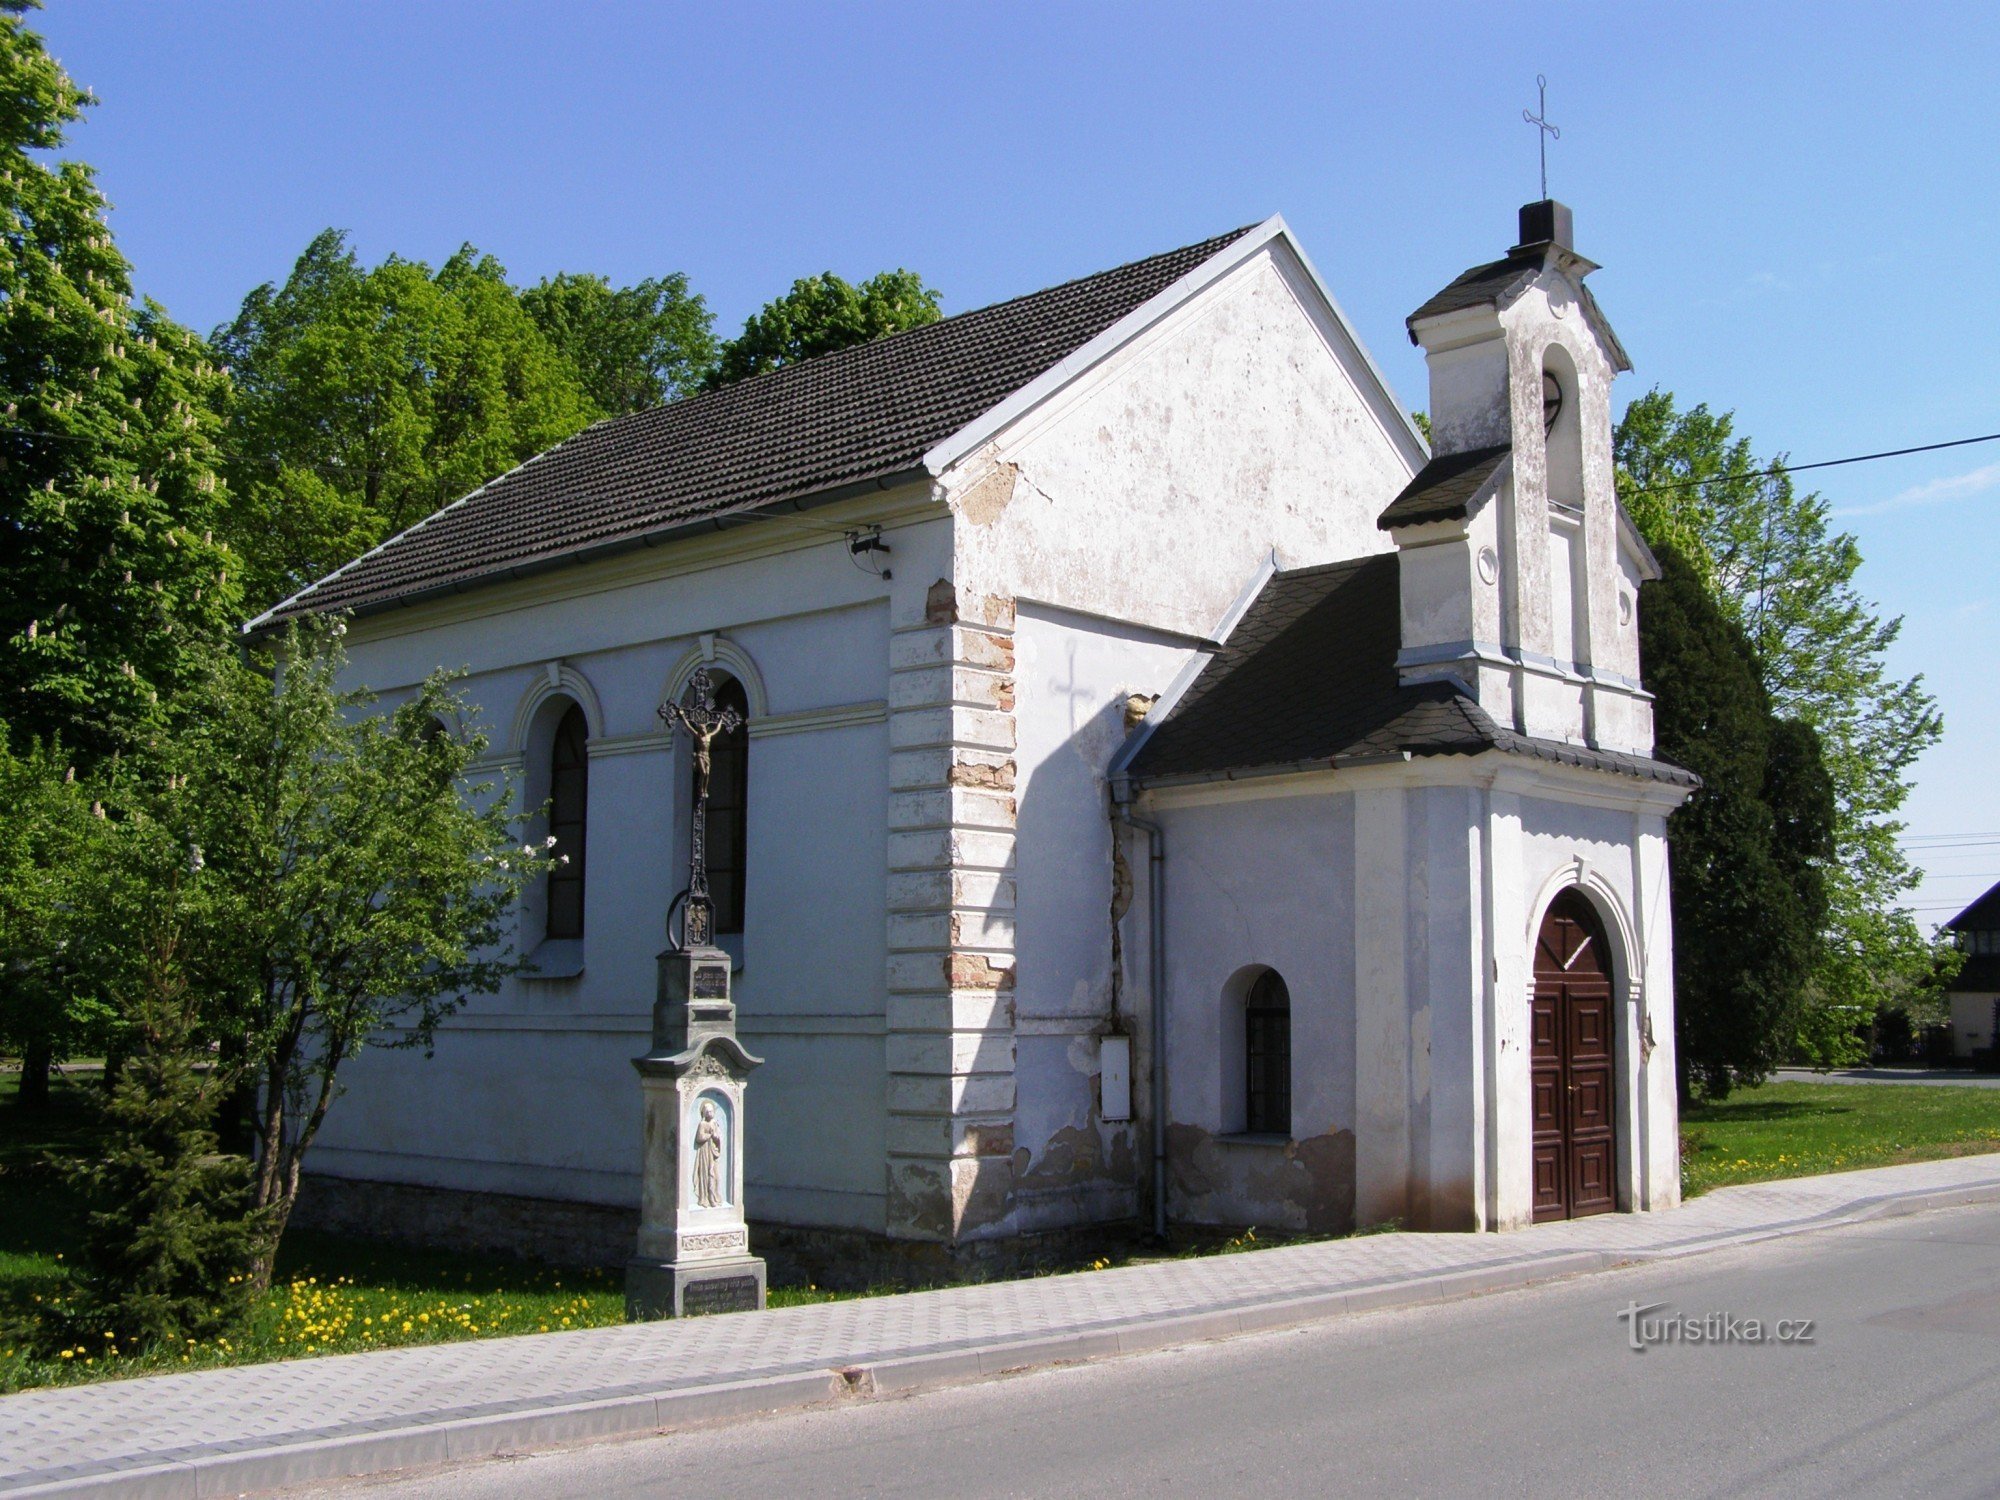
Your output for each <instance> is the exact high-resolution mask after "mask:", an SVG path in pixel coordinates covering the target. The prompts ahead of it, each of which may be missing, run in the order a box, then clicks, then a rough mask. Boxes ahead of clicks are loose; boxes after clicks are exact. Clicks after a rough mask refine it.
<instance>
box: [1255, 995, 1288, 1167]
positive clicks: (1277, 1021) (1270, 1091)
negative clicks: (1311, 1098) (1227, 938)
mask: <svg viewBox="0 0 2000 1500" xmlns="http://www.w3.org/2000/svg"><path fill="white" fill-rule="evenodd" d="M1243 1063H1244V1070H1243V1071H1244V1077H1243V1106H1244V1108H1243V1128H1244V1129H1245V1130H1247V1131H1249V1132H1250V1133H1251V1134H1253V1135H1284V1136H1289V1135H1290V1134H1291V1133H1292V996H1291V992H1290V991H1289V990H1287V989H1286V988H1285V981H1284V979H1283V978H1282V977H1280V976H1279V974H1278V971H1277V970H1275V969H1266V970H1265V971H1264V972H1263V973H1261V974H1259V975H1258V976H1257V978H1256V980H1255V981H1254V982H1253V983H1252V984H1251V986H1250V992H1249V994H1247V995H1245V996H1244V998H1243Z"/></svg>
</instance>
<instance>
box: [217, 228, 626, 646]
mask: <svg viewBox="0 0 2000 1500" xmlns="http://www.w3.org/2000/svg"><path fill="white" fill-rule="evenodd" d="M213 340H214V343H215V346H216V349H217V351H218V352H219V353H220V354H221V355H222V357H223V358H225V359H226V360H228V361H229V364H230V367H231V370H232V372H233V373H234V375H235V379H236V392H235V399H234V400H233V402H232V403H231V405H230V409H229V423H228V431H227V449H228V471H229V475H230V481H231V490H230V492H231V496H232V502H231V510H230V521H229V525H230V535H231V536H232V537H233V538H235V539H236V540H237V542H238V545H239V546H240V547H241V549H242V551H243V552H244V554H245V558H246V561H247V563H248V568H249V576H248V580H247V584H246V589H247V594H248V602H249V604H250V605H251V606H252V607H253V608H258V607H262V606H265V605H268V604H271V603H273V602H275V601H277V600H278V599H281V598H284V597H286V596H287V595H289V594H291V593H293V592H295V591H297V590H298V589H299V588H301V587H303V586H304V585H305V584H307V583H309V582H311V581H313V580H314V579H316V578H319V577H321V576H323V575H324V574H326V573H328V572H331V571H332V570H333V569H334V568H336V567H339V566H340V565H341V564H343V563H345V562H347V561H349V560H350V559H352V558H353V557H355V556H357V555H358V554H360V553H361V552H363V551H365V550H366V549H368V548H369V547H372V546H374V545H375V544H376V543H377V542H380V541H381V540H383V538H385V537H387V536H389V535H391V534H393V533H395V532H397V531H401V530H402V529H403V528H404V527H406V526H409V525H411V524H412V523H414V522H416V521H419V520H421V519H423V518H424V517H425V516H427V515H429V514H430V513H431V512H432V511H434V510H437V509H438V508H439V507H441V506H443V505H445V504H447V503H449V502H450V501H452V500H456V499H458V498H459V497H460V496H461V495H464V494H467V493H469V492H470V491H472V490H474V489H477V488H478V487H479V486H480V485H482V484H484V483H486V481H488V480H489V479H492V478H494V477H495V476H497V475H499V474H501V473H503V472H505V471H506V470H508V469H510V468H512V467H514V466H515V465H516V464H519V463H522V462H523V461H525V460H527V459H529V458H531V457H533V456H534V455H535V454H537V453H539V452H541V451H542V450H543V449H545V448H549V447H552V446H553V445H554V444H556V443H558V442H560V441H562V440H563V439H564V438H566V437H569V436H570V435H571V434H573V433H575V432H576V431H578V430H579V429H580V428H582V427H584V426H585V425H587V424H588V423H589V422H591V421H592V420H594V419H595V418H596V417H598V416H599V415H601V413H600V412H599V410H598V408H597V407H596V406H595V405H594V404H593V403H592V401H591V399H590V396H589V395H588V393H587V392H586V390H585V386H584V381H583V377H582V376H581V375H580V374H579V373H578V371H577V370H576V369H575V368H574V367H573V366H572V364H571V362H570V360H569V359H568V358H566V357H564V355H563V354H561V353H559V352H558V351H557V349H556V348H555V347H553V346H552V345H551V343H550V341H549V339H548V338H546V337H545V336H544V335H543V333H542V330H541V329H540V328H539V327H538V326H537V324H536V322H535V320H534V319H533V318H532V317H530V316H529V314H528V312H527V311H526V309H524V308H523V306H522V304H521V299H520V298H519V296H518V295H517V294H516V293H515V291H514V289H513V288H512V287H511V286H509V285H508V283H507V279H506V273H505V271H504V270H503V268H502V267H501V266H500V264H499V263H498V262H497V261H495V260H494V259H493V258H492V257H491V256H485V255H481V254H479V253H478V252H477V251H475V250H474V249H473V248H472V247H471V246H469V245H468V246H465V247H463V248H462V249H460V250H459V251H458V253H457V254H455V255H453V256H452V257H451V259H449V260H448V261H446V262H445V263H444V264H443V265H442V266H440V267H439V268H438V269H437V270H436V271H432V270H431V269H430V267H428V266H426V265H424V264H423V263H421V262H419V261H408V260H403V259H400V258H399V257H396V256H391V257H390V258H389V259H388V260H386V261H384V262H383V263H382V264H381V265H379V266H376V267H375V268H373V269H372V270H370V269H367V268H364V267H363V266H362V265H361V263H360V261H359V260H358V259H357V258H356V256H355V255H354V252H353V251H352V250H350V249H349V248H348V246H347V241H346V237H345V236H344V235H343V234H341V233H340V232H339V231H337V230H331V229H329V230H326V231H325V232H323V233H322V234H320V235H319V236H318V237H317V238H315V239H314V240H313V242H312V243H311V244H310V245H308V246H307V247H306V250H305V253H304V254H303V255H301V256H300V257H299V260H298V263H297V264H296V265H295V266H294V267H293V268H292V273H291V275H290V276H289V277H288V278H287V279H286V281H285V282H284V284H283V285H282V286H274V285H271V284H269V283H266V284H265V285H263V286H260V287H258V288H257V289H256V290H254V291H253V292H251V293H250V295H249V296H247V297H246V298H244V299H243V306H242V309H241V310H240V311H239V312H238V314H237V316H236V319H235V321H234V322H232V323H230V324H229V325H228V326H227V327H225V328H220V329H217V330H216V332H215V334H214V335H213Z"/></svg>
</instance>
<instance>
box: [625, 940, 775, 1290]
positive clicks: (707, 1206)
mask: <svg viewBox="0 0 2000 1500" xmlns="http://www.w3.org/2000/svg"><path fill="white" fill-rule="evenodd" d="M659 962H660V986H659V998H658V1000H657V1001H656V1002H655V1003H654V1006H653V1045H652V1049H651V1050H650V1051H649V1052H648V1053H647V1054H646V1056H644V1057H639V1058H634V1059H633V1062H632V1066H633V1067H635V1068H637V1069H638V1071H639V1087H640V1089H641V1090H642V1091H643V1093H644V1095H645V1109H646V1161H645V1187H644V1192H643V1195H642V1198H641V1202H640V1219H639V1243H638V1246H637V1250H636V1253H635V1254H634V1255H633V1257H632V1259H631V1260H630V1261H629V1262H627V1263H626V1267H625V1316H626V1317H627V1318H628V1319H630V1320H632V1321H635V1322H638V1321H644V1320H649V1319H654V1318H679V1317H687V1316H690V1315H692V1314H696V1313H706V1312H735V1311H739V1310H744V1309H751V1308H761V1307H762V1306H763V1305H764V1262H763V1261H762V1260H761V1259H759V1258H758V1257H756V1256H754V1255H752V1254H751V1253H750V1236H749V1231H748V1230H747V1229H746V1228H745V1226H744V1222H743V1087H744V1081H745V1080H746V1079H747V1078H748V1077H749V1074H750V1070H751V1069H752V1068H755V1067H756V1066H757V1065H758V1063H759V1062H761V1061H762V1059H760V1058H756V1057H752V1056H751V1055H750V1054H749V1052H747V1051H745V1050H744V1047H743V1044H742V1043H741V1042H739V1041H738V1040H737V1039H736V1007H735V1005H734V1004H733V1003H732V1002H731V1000H730V998H729V962H730V960H729V955H728V954H727V953H725V952H723V951H722V950H721V949H720V948H716V947H711V946H709V945H707V944H696V945H691V946H689V947H685V948H675V949H671V950H669V951H668V952H666V953H662V954H661V955H660V960H659Z"/></svg>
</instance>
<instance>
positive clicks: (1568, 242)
mask: <svg viewBox="0 0 2000 1500" xmlns="http://www.w3.org/2000/svg"><path fill="white" fill-rule="evenodd" d="M1544 245H1554V246H1555V247H1556V248H1557V249H1559V250H1574V249H1576V227H1575V225H1574V224H1573V223H1572V222H1571V220H1570V212H1569V205H1568V204H1567V203H1558V202H1556V200H1555V199H1553V198H1544V199H1542V201H1541V202H1539V203H1523V204H1522V205H1521V243H1520V244H1518V245H1516V246H1515V247H1514V249H1513V251H1512V252H1511V253H1513V254H1519V253H1520V252H1521V251H1523V250H1539V249H1540V248H1541V247H1542V246H1544Z"/></svg>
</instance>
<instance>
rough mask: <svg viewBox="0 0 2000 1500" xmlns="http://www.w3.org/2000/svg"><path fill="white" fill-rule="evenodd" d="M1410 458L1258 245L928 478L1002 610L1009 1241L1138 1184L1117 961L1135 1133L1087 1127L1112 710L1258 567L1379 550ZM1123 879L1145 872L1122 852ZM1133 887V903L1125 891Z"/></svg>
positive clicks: (1296, 274)
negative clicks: (1383, 523) (1010, 1015)
mask: <svg viewBox="0 0 2000 1500" xmlns="http://www.w3.org/2000/svg"><path fill="white" fill-rule="evenodd" d="M1421 458H1422V454H1421V451H1420V449H1419V448H1418V447H1417V445H1416V443H1415V442H1414V440H1413V439H1412V438H1411V436H1410V434H1409V433H1408V431H1407V429H1406V428H1405V427H1404V425H1403V423H1402V420H1401V418H1400V415H1399V414H1398V408H1396V406H1395V404H1394V398H1393V397H1390V396H1388V395H1387V394H1386V393H1385V392H1384V391H1383V390H1382V389H1381V387H1380V385H1379V381H1378V377H1377V376H1376V374H1375V373H1374V371H1373V370H1372V368H1371V367H1370V366H1369V364H1368V361H1367V359H1366V356H1365V355H1364V354H1363V353H1362V352H1361V351H1360V349H1359V348H1358V346H1356V345H1355V344H1354V343H1353V341H1352V337H1351V334H1350V333H1349V332H1348V331H1347V329H1346V327H1345V325H1344V323H1343V322H1342V321H1341V319H1340V318H1339V315H1338V314H1337V313H1336V312H1334V311H1332V310H1331V309H1330V308H1329V307H1328V306H1327V305H1326V303H1325V302H1324V300H1323V298H1322V297H1321V294H1320V293H1319V291H1318V288H1317V286H1316V284H1315V283H1314V281H1313V279H1312V277H1311V275H1310V273H1309V271H1308V270H1307V268H1306V267H1305V266H1304V264H1303V263H1302V262H1301V261H1300V260H1299V258H1298V257H1297V255H1296V254H1295V253H1294V252H1293V250H1292V249H1291V247H1290V245H1289V243H1288V242H1286V241H1285V240H1283V239H1282V238H1279V239H1277V240H1273V241H1271V242H1270V243H1268V244H1267V245H1265V246H1264V247H1263V248H1262V249H1260V250H1259V251H1257V252H1256V253H1255V254H1254V255H1252V256H1251V257H1250V258H1249V259H1248V260H1246V261H1245V262H1244V263H1242V264H1240V265H1238V266H1236V267H1235V268H1234V269H1232V270H1231V271H1229V272H1228V273H1227V274H1226V275H1224V276H1222V277H1221V278H1220V279H1219V280H1217V281H1216V282H1214V283H1213V284H1212V285H1210V286H1208V287H1207V288H1205V289H1204V290H1203V291H1201V292H1200V293H1198V294H1197V295H1196V296H1195V297H1193V298H1192V299H1191V300H1190V301H1188V302H1187V303H1185V304H1184V305H1182V306H1181V307H1179V308H1178V309H1176V310H1174V311H1173V312H1171V313H1169V314H1167V315H1166V316H1165V317H1164V318H1162V319H1161V320H1160V321H1159V322H1157V323H1156V324H1154V325H1153V326H1151V327H1150V328H1148V329H1146V330H1145V331H1144V332H1142V333H1140V334H1138V335H1137V336H1136V337H1135V338H1134V339H1133V340H1132V342H1131V343H1130V344H1129V345H1127V346H1126V347H1125V348H1123V349H1121V350H1119V351H1118V352H1116V353H1115V354H1113V355H1112V356H1110V357H1109V358H1107V359H1105V360H1104V361H1103V363H1102V364H1101V365H1099V366H1098V367H1097V368H1096V369H1094V370H1092V371H1090V372H1088V373H1086V374H1084V375H1083V376H1081V377H1080V378H1078V379H1077V380H1076V381H1075V382H1074V383H1073V384H1071V385H1070V386H1069V387H1067V388H1066V389H1064V390H1062V391H1060V392H1058V393H1057V394H1056V395H1055V396H1053V397H1052V398H1051V399H1050V400H1049V401H1047V402H1046V403H1044V404H1043V405H1041V406H1039V407H1037V408H1035V409H1033V410H1030V411H1028V412H1025V413H1023V414H1022V415H1020V416H1019V417H1018V418H1017V419H1016V420H1015V421H1014V422H1012V423H1011V424H1010V425H1009V426H1007V427H1006V428H1004V429H1003V430H1001V431H1000V432H999V433H998V434H997V435H996V436H995V437H994V438H993V439H992V440H991V441H990V442H988V443H987V444H985V445H984V446H982V447H981V448H980V449H979V450H978V451H977V452H975V453H973V454H972V455H971V456H970V457H968V458H967V459H966V460H964V461H963V462H962V463H961V464H960V465H959V466H958V467H956V468H955V469H953V470H951V471H948V472H947V473H945V474H944V475H943V476H941V488H942V489H943V491H944V493H945V494H946V496H947V498H948V502H949V503H950V505H951V506H952V508H953V512H954V516H955V520H956V525H957V555H956V559H955V567H956V571H955V575H954V576H955V583H956V587H957V591H958V594H959V596H960V597H961V598H962V599H964V598H990V597H996V596H1004V597H1006V598H1009V599H1012V600H1013V601H1015V604H1016V608H1017V611H1018V620H1017V624H1016V634H1015V649H1016V653H1017V669H1016V682H1015V694H1014V708H1013V713H1014V719H1015V723H1016V730H1015V733H1016V737H1017V744H1018V751H1017V756H1016V760H1017V776H1018V781H1017V795H1018V802H1019V811H1018V827H1017V843H1016V853H1015V866H1016V877H1017V878H1016V890H1015V902H1016V924H1015V949H1014V961H1015V976H1016V977H1015V984H1016V1023H1015V1029H1016V1036H1015V1056H1016V1089H1017V1094H1016V1108H1015V1120H1014V1130H1013V1135H1012V1140H1011V1145H1012V1148H1013V1154H1014V1164H1015V1174H1014V1191H1015V1199H1014V1211H1013V1215H1012V1221H1011V1222H1012V1223H1013V1225H1014V1226H1015V1227H1017V1228H1021V1229H1027V1228H1036V1227H1046V1226H1052V1225H1054V1224H1057V1223H1060V1222H1078V1221H1083V1220H1089V1219H1093V1218H1104V1217H1112V1216H1114V1215H1124V1214H1129V1213H1131V1212H1132V1211H1133V1209H1134V1207H1135V1206H1136V1202H1137V1199H1136V1196H1135V1195H1136V1193H1137V1191H1138V1189H1139V1185H1140V1184H1141V1183H1143V1181H1144V1179H1145V1174H1146V1162H1145V1157H1146V1154H1147V1153H1146V1148H1145V1144H1144V1143H1145V1137H1144V1135H1143V1133H1137V1134H1135V1130H1137V1129H1139V1128H1140V1127H1143V1125H1144V1124H1145V1115H1146V1111H1147V1101H1146V1098H1145V1089H1144V1079H1145V1077H1146V1068H1147V1066H1148V1063H1149V1058H1150V1052H1149V1049H1150V1046H1151V1038H1150V1037H1148V1036H1147V1035H1145V1032H1146V1030H1147V1017H1148V991H1147V988H1146V982H1147V978H1146V976H1145V974H1144V954H1143V953H1142V952H1136V951H1132V950H1130V949H1129V948H1128V949H1127V950H1126V951H1124V952H1123V953H1122V954H1121V972H1120V974H1119V976H1118V977H1119V982H1120V984H1121V986H1122V994H1121V1005H1122V1010H1123V1018H1122V1021H1121V1024H1122V1025H1124V1026H1126V1027H1128V1028H1129V1029H1130V1031H1131V1032H1132V1033H1133V1034H1134V1036H1135V1056H1134V1078H1135V1081H1136V1082H1137V1084H1138V1088H1137V1090H1136V1092H1137V1094H1138V1096H1139V1097H1137V1098H1135V1100H1134V1107H1135V1115H1136V1116H1137V1119H1135V1122H1134V1124H1133V1125H1132V1126H1123V1127H1115V1128H1114V1127H1109V1126H1105V1125H1104V1124H1103V1122H1102V1121H1101V1120H1098V1119H1096V1118H1095V1117H1094V1110H1095V1107H1096V1104H1097V1100H1096V1073H1097V1068H1096V1043H1097V1037H1098V1035H1099V1034H1101V1033H1102V1032H1103V1031H1105V1030H1106V1029H1108V1028H1109V1026H1110V1025H1111V1010H1110V1003H1111V989H1112V975H1111V971H1110V967H1109V965H1110V957H1111V941H1112V933H1111V921H1110V908H1111V903H1112V899H1113V887H1114V881H1113V861H1112V832H1111V827H1110V822H1109V803H1108V797H1107V791H1106V785H1105V781H1104V773H1105V770H1106V768H1107V767H1108V764H1109V761H1110V759H1111V756H1112V755H1113V754H1114V753H1115V752H1116V750H1117V749H1118V747H1119V745H1120V743H1122V741H1123V738H1124V732H1125V731H1124V715H1125V710H1126V704H1127V701H1128V699H1129V698H1130V697H1131V696H1132V695H1135V694H1137V695H1142V696H1150V695H1153V694H1157V693H1159V692H1161V691H1163V690H1164V689H1166V688H1167V687H1168V686H1169V685H1170V684H1171V683H1172V682H1173V680H1174V678H1175V677H1176V675H1177V674H1178V673H1179V672H1180V671H1181V669H1182V668H1183V667H1185V666H1186V665H1187V664H1188V663H1189V662H1190V661H1191V660H1193V659H1194V658H1195V657H1196V655H1197V652H1198V651H1199V649H1200V648H1201V647H1202V646H1203V645H1204V643H1205V642H1206V641H1207V640H1208V638H1210V637H1212V636H1213V635H1214V634H1215V633H1216V632H1217V631H1218V630H1219V629H1220V627H1221V625H1222V623H1223V620H1224V617H1225V615H1226V614H1227V613H1228V611H1229V610H1230V609H1231V607H1232V606H1233V605H1234V604H1235V603H1236V602H1237V601H1238V598H1239V596H1240V595H1241V593H1242V592H1243V590H1244V589H1245V587H1246V585H1248V584H1249V583H1250V582H1251V581H1252V580H1253V579H1254V578H1256V577H1257V576H1258V574H1259V571H1260V570H1261V569H1265V568H1268V566H1269V565H1270V561H1271V559H1272V557H1273V554H1274V553H1275V555H1276V558H1277V560H1278V562H1279V563H1280V565H1282V566H1286V567H1292V566H1306V565H1310V564H1314V563H1320V562H1326V561H1330V560H1334V559H1341V558H1349V557H1357V556H1362V555H1366V554H1370V553H1375V552H1380V551H1383V550H1385V549H1386V548H1387V546H1388V545H1389V540H1388V538H1387V537H1385V536H1384V535H1383V534H1382V533H1381V532H1380V530H1379V529H1377V527H1376V526H1375V517H1376V515H1377V514H1378V513H1379V512H1380V510H1381V508H1382V506H1383V505H1384V504H1386V503H1387V501H1388V499H1389V497H1391V496H1392V495H1394V493H1395V492H1396V490H1397V489H1398V488H1400V487H1401V485H1402V484H1403V483H1405V482H1406V481H1407V479H1408V477H1409V475H1410V474H1411V473H1412V472H1414V469H1415V467H1416V465H1417V464H1418V463H1419V462H1421ZM1126 858H1127V860H1128V863H1130V864H1137V865H1139V866H1143V863H1144V851H1143V845H1141V847H1140V849H1139V852H1138V853H1137V854H1136V855H1134V854H1133V853H1132V852H1131V851H1130V850H1128V851H1127V852H1126ZM1131 878H1132V882H1133V890H1134V892H1135V897H1134V899H1135V901H1142V900H1143V899H1144V898H1143V885H1144V871H1143V869H1142V868H1141V869H1134V870H1132V871H1131ZM1126 930H1128V931H1141V932H1143V923H1137V922H1134V921H1133V920H1132V919H1131V918H1130V917H1129V916H1128V920H1127V929H1126Z"/></svg>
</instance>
